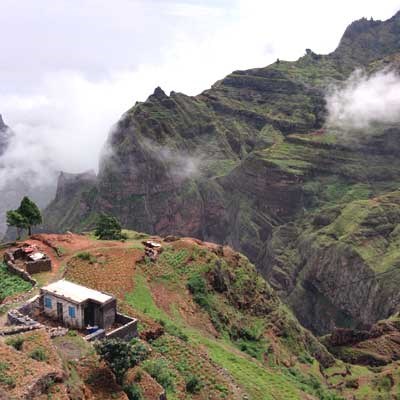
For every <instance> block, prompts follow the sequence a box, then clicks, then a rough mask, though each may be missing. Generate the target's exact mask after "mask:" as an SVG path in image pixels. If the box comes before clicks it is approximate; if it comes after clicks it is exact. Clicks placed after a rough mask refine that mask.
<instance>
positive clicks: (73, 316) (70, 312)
mask: <svg viewBox="0 0 400 400" xmlns="http://www.w3.org/2000/svg"><path fill="white" fill-rule="evenodd" d="M68 314H69V316H70V317H71V318H75V307H71V306H69V307H68Z"/></svg>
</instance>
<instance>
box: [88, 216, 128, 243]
mask: <svg viewBox="0 0 400 400" xmlns="http://www.w3.org/2000/svg"><path fill="white" fill-rule="evenodd" d="M95 235H96V236H98V238H99V239H105V240H120V239H123V238H124V237H125V236H124V235H123V234H122V231H121V224H120V223H119V221H118V220H117V218H115V217H113V216H112V215H107V214H101V215H100V216H99V219H98V220H97V224H96V230H95Z"/></svg>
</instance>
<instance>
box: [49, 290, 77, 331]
mask: <svg viewBox="0 0 400 400" xmlns="http://www.w3.org/2000/svg"><path fill="white" fill-rule="evenodd" d="M46 299H49V300H50V301H49V300H46ZM50 303H51V307H49V306H50ZM57 303H61V304H62V306H63V324H64V325H66V326H69V327H71V328H78V329H81V328H83V327H84V311H83V307H82V305H81V304H75V303H72V302H69V301H67V300H65V299H63V298H59V297H57V296H54V295H52V294H50V293H44V295H43V312H44V314H45V315H47V316H49V317H50V318H53V319H57V318H58V314H57ZM69 307H73V308H74V309H75V317H71V315H70V310H69Z"/></svg>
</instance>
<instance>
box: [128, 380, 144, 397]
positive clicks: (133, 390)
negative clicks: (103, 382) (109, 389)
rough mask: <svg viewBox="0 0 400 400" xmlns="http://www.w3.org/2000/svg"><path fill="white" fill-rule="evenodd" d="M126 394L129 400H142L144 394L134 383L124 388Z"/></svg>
mask: <svg viewBox="0 0 400 400" xmlns="http://www.w3.org/2000/svg"><path fill="white" fill-rule="evenodd" d="M124 392H125V393H126V394H127V396H128V399H129V400H142V399H143V394H142V391H141V390H140V387H139V386H138V385H135V384H134V383H133V384H131V385H126V386H124Z"/></svg>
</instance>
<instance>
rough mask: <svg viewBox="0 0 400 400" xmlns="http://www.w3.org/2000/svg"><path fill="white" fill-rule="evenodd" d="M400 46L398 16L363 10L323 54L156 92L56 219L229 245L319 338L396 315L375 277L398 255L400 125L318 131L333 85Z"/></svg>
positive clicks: (120, 127)
mask: <svg viewBox="0 0 400 400" xmlns="http://www.w3.org/2000/svg"><path fill="white" fill-rule="evenodd" d="M399 43H400V15H399V14H396V15H395V16H394V17H393V18H391V19H389V20H387V21H384V22H381V21H368V20H365V19H362V20H360V21H356V22H354V23H353V24H351V25H350V26H349V27H348V28H347V30H346V32H345V34H344V36H343V38H342V40H341V42H340V44H339V46H338V48H337V49H336V50H335V51H334V52H333V53H331V54H329V55H317V54H315V53H313V52H312V51H311V50H308V51H307V54H306V55H305V56H304V57H302V58H300V59H299V60H298V61H296V62H285V61H280V62H276V63H274V64H272V65H270V66H268V67H265V68H257V69H251V70H247V71H235V72H233V73H231V74H230V75H228V76H227V77H225V78H224V79H222V80H221V81H218V82H217V83H215V84H214V85H213V87H212V88H211V89H209V90H206V91H205V92H203V93H201V94H200V95H198V96H196V97H190V96H186V95H184V94H181V93H174V92H172V93H171V94H170V96H167V95H166V94H165V93H164V92H163V91H162V89H160V88H157V89H156V90H155V92H154V94H153V95H151V96H150V97H149V98H148V99H147V101H145V102H143V103H137V104H136V105H135V106H134V107H133V108H131V109H130V110H128V111H127V112H126V113H125V114H124V115H123V117H122V118H121V120H120V121H119V122H118V124H117V126H116V128H115V130H114V131H113V133H112V134H111V135H110V137H109V139H108V142H107V148H106V150H107V151H105V156H104V157H103V158H102V160H101V164H100V171H99V175H98V177H97V179H96V180H90V182H88V181H87V180H86V179H85V178H83V177H80V178H78V179H82V181H81V182H82V184H81V185H79V184H76V185H75V187H74V188H73V187H72V186H71V187H70V188H71V190H68V193H67V194H64V192H65V191H64V189H63V187H64V185H63V184H61V185H60V187H59V191H58V193H57V196H56V199H55V200H54V201H53V203H52V204H51V205H50V207H49V208H48V209H47V210H46V213H45V216H46V221H48V228H49V229H51V230H56V231H60V230H68V229H84V228H90V227H91V226H93V222H94V219H95V217H96V215H97V214H98V213H99V212H107V213H110V214H113V215H115V216H117V217H118V218H119V219H120V220H121V222H122V224H123V225H124V226H125V227H130V228H134V229H135V230H140V231H145V232H148V233H157V234H161V235H168V234H175V235H182V236H195V237H198V238H201V239H205V240H210V241H215V242H220V243H228V244H230V245H231V246H233V247H234V248H235V249H237V250H239V251H242V252H244V253H245V254H246V255H247V256H248V257H249V258H250V259H251V260H252V261H254V262H255V263H256V264H257V266H258V268H259V270H260V271H261V272H262V274H263V275H264V277H266V278H267V279H268V280H269V281H270V282H271V283H272V285H273V286H274V287H275V288H276V289H277V290H278V292H279V293H280V295H281V297H282V298H283V299H284V300H285V301H286V302H287V303H288V304H289V305H290V306H291V307H292V308H293V309H294V311H295V313H296V315H297V316H298V318H299V319H300V321H301V322H302V323H303V324H304V325H305V326H306V327H309V328H311V329H312V330H313V331H314V332H317V333H324V332H327V331H329V330H331V329H332V328H333V327H335V326H338V327H341V326H342V327H355V326H358V325H366V324H367V325H368V324H372V323H374V322H375V321H376V320H378V319H381V318H386V317H388V316H389V315H390V314H391V313H393V312H394V311H396V310H397V308H398V306H397V303H398V294H397V291H396V288H395V287H394V286H395V285H393V284H391V283H390V282H391V280H390V279H389V277H390V271H389V272H388V273H387V274H386V275H385V274H384V275H379V274H381V273H382V272H385V271H388V269H389V268H391V267H392V266H395V265H397V262H400V258H398V254H397V252H396V246H397V245H398V242H397V240H398V232H397V231H398V230H399V229H400V225H399V222H400V219H399V218H398V214H397V210H398V209H399V206H398V198H399V195H398V192H397V191H396V190H397V188H398V187H399V182H400V160H399V159H398V157H397V154H398V151H399V149H400V142H399V140H400V139H399V138H400V136H399V133H400V126H398V125H396V124H393V125H390V126H379V127H376V129H375V131H374V132H373V134H369V135H368V136H366V137H365V138H363V139H362V140H358V141H357V143H354V142H351V141H344V140H342V139H341V138H343V137H344V136H345V135H346V134H347V132H341V134H340V135H337V132H334V131H333V130H330V129H329V128H326V129H325V130H322V129H321V127H323V126H324V123H325V118H326V112H327V111H326V104H325V93H326V88H327V87H328V86H329V85H330V84H332V83H334V82H343V81H344V80H346V79H347V78H348V77H349V75H350V74H351V72H352V71H353V70H354V69H355V68H359V67H364V68H366V69H367V71H369V72H372V71H374V70H377V69H379V68H381V67H383V66H387V65H390V64H393V65H394V66H398V65H399V59H400V46H399ZM61 183H62V182H61ZM67 199H69V200H68V201H67ZM77 205H78V206H77ZM59 215H63V216H64V217H63V218H62V219H60V218H58V216H59ZM388 254H390V256H387V255H388Z"/></svg>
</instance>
